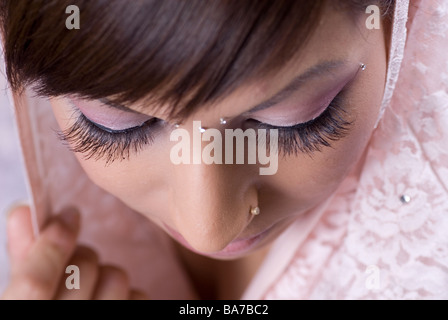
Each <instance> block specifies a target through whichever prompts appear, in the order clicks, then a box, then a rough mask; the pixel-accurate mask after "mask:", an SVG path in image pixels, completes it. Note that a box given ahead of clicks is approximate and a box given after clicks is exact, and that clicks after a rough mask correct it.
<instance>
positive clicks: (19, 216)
mask: <svg viewBox="0 0 448 320" xmlns="http://www.w3.org/2000/svg"><path fill="white" fill-rule="evenodd" d="M7 233H8V249H9V257H10V262H11V265H12V267H14V265H17V264H20V263H21V262H22V261H23V260H24V258H25V257H26V256H27V254H28V251H29V249H30V248H31V246H32V244H33V242H34V240H35V239H34V231H33V225H32V222H31V211H30V208H29V207H28V206H26V205H22V206H19V207H15V208H13V209H11V211H10V212H9V213H8V224H7Z"/></svg>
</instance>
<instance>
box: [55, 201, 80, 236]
mask: <svg viewBox="0 0 448 320" xmlns="http://www.w3.org/2000/svg"><path fill="white" fill-rule="evenodd" d="M59 219H61V221H62V223H63V224H64V225H65V226H67V227H68V228H69V229H70V230H72V231H77V230H78V228H79V212H78V210H77V209H76V208H73V207H69V208H66V209H65V210H63V211H62V213H61V214H60V215H59Z"/></svg>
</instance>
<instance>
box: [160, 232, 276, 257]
mask: <svg viewBox="0 0 448 320" xmlns="http://www.w3.org/2000/svg"><path fill="white" fill-rule="evenodd" d="M165 228H166V229H167V230H168V233H169V234H170V235H171V236H172V237H173V238H174V239H175V240H177V241H178V242H179V243H180V244H182V245H183V246H184V247H186V248H188V249H189V250H191V251H193V252H195V253H197V254H200V255H203V256H208V257H211V258H221V259H225V258H234V257H238V256H242V255H244V254H246V253H248V252H250V251H251V250H252V249H254V248H255V247H257V245H258V244H260V242H261V241H262V240H263V239H264V238H266V236H267V235H268V234H269V233H270V231H271V230H272V228H273V226H270V227H269V228H267V229H265V230H263V231H262V232H260V233H257V234H255V235H252V236H249V237H244V238H237V239H235V240H233V241H232V242H230V243H229V244H228V245H227V246H226V247H225V248H224V249H222V250H220V251H217V252H201V251H198V250H196V249H195V248H193V247H192V246H191V245H190V244H189V243H188V242H187V241H186V240H185V238H184V237H183V236H182V235H181V234H180V233H179V232H177V231H175V230H173V229H172V228H170V227H169V226H167V225H165Z"/></svg>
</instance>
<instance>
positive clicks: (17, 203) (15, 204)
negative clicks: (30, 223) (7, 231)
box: [4, 199, 30, 220]
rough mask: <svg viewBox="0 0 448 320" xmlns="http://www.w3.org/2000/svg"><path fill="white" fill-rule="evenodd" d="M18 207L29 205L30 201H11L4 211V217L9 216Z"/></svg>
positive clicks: (7, 217)
mask: <svg viewBox="0 0 448 320" xmlns="http://www.w3.org/2000/svg"><path fill="white" fill-rule="evenodd" d="M20 207H30V202H29V201H28V200H26V199H23V200H17V201H15V202H13V203H12V204H11V205H9V207H7V208H6V210H5V212H4V213H5V214H6V219H7V220H8V219H9V217H10V216H11V213H12V212H13V211H14V210H16V209H17V208H20Z"/></svg>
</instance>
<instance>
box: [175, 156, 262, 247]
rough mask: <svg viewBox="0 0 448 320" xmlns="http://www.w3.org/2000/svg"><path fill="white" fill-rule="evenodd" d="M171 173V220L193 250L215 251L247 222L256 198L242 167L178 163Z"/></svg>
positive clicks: (234, 235) (226, 243)
mask: <svg viewBox="0 0 448 320" xmlns="http://www.w3.org/2000/svg"><path fill="white" fill-rule="evenodd" d="M172 174H173V175H174V177H173V179H172V181H173V184H172V189H171V191H172V192H171V195H172V210H171V213H172V214H173V220H172V221H173V222H174V224H175V228H176V230H177V231H178V232H179V233H180V234H181V235H182V236H183V238H184V239H185V240H186V241H187V242H188V244H189V245H190V246H191V247H193V248H194V249H195V250H197V251H200V252H204V253H212V252H218V251H220V250H222V249H224V248H225V247H226V246H227V245H228V244H229V243H230V242H232V240H234V239H236V238H237V237H238V235H239V234H240V233H241V232H242V231H243V230H244V229H245V228H246V226H247V225H248V224H249V223H250V220H251V219H252V215H251V214H250V207H251V206H256V205H257V201H258V199H257V191H256V187H255V184H254V183H253V182H251V180H250V176H249V175H248V170H247V168H246V169H244V165H226V164H204V163H202V164H180V165H176V166H174V169H173V171H172Z"/></svg>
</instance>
